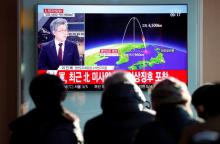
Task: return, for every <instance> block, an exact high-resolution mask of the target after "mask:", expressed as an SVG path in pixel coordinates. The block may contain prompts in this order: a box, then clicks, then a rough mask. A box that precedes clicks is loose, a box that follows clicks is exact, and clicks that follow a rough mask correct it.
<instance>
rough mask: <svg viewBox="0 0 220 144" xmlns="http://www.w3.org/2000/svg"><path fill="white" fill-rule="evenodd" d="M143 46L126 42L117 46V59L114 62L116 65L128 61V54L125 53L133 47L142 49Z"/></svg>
mask: <svg viewBox="0 0 220 144" xmlns="http://www.w3.org/2000/svg"><path fill="white" fill-rule="evenodd" d="M142 48H145V47H144V44H126V45H121V46H119V48H118V50H119V60H118V61H117V62H116V64H117V65H120V64H123V63H126V62H128V61H129V56H128V54H126V53H127V52H130V51H132V50H134V49H142Z"/></svg>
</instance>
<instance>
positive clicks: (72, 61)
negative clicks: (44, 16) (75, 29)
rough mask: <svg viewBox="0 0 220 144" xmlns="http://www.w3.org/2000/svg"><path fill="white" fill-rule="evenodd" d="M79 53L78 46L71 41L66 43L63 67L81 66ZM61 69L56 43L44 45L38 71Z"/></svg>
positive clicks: (50, 42)
mask: <svg viewBox="0 0 220 144" xmlns="http://www.w3.org/2000/svg"><path fill="white" fill-rule="evenodd" d="M79 64H80V62H79V52H78V48H77V45H76V44H75V43H73V42H71V41H69V40H66V41H65V47H64V55H63V61H62V65H79ZM58 67H59V61H58V56H57V52H56V46H55V41H54V40H52V41H49V42H47V43H45V44H43V45H42V48H41V51H40V54H39V59H38V69H40V70H57V69H58Z"/></svg>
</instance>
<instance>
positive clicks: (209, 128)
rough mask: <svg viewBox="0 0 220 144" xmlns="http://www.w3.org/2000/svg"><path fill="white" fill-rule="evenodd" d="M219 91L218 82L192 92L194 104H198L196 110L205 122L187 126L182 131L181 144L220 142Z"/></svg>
mask: <svg viewBox="0 0 220 144" xmlns="http://www.w3.org/2000/svg"><path fill="white" fill-rule="evenodd" d="M219 91H220V84H219V83H218V84H210V85H204V86H201V87H199V88H198V89H197V90H196V91H195V92H194V93H193V94H194V96H196V97H195V98H194V99H195V100H194V104H196V105H199V106H200V108H199V109H197V110H198V113H199V114H200V115H201V116H202V118H204V120H205V123H202V124H198V125H194V126H190V127H187V128H186V130H185V131H184V135H183V137H182V140H181V144H188V143H190V144H219V143H220V101H219V96H220V95H219ZM198 103H199V104H198ZM196 105H195V107H196ZM197 107H198V106H197Z"/></svg>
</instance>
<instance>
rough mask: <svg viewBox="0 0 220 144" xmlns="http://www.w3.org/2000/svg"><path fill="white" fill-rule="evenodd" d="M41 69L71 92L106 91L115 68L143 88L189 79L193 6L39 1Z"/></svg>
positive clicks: (38, 39) (38, 23)
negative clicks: (165, 80)
mask: <svg viewBox="0 0 220 144" xmlns="http://www.w3.org/2000/svg"><path fill="white" fill-rule="evenodd" d="M37 48H38V73H50V74H55V75H58V76H59V77H60V78H61V79H62V80H63V81H64V83H65V86H66V88H67V89H68V90H102V89H103V82H104V80H105V78H106V77H107V76H109V75H110V74H111V73H113V72H115V71H121V70H123V71H128V72H131V73H132V74H133V75H134V76H135V78H136V83H137V84H138V85H139V86H140V88H142V89H147V88H149V87H150V86H151V85H152V84H153V83H155V82H157V81H160V80H162V79H163V78H165V77H169V76H173V77H176V78H178V79H180V80H182V81H183V82H185V83H188V66H187V65H188V64H187V55H188V54H187V5H37Z"/></svg>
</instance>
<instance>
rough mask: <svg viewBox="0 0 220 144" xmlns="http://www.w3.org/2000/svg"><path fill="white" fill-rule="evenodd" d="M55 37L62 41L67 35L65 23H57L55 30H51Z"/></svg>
mask: <svg viewBox="0 0 220 144" xmlns="http://www.w3.org/2000/svg"><path fill="white" fill-rule="evenodd" d="M53 33H54V36H55V39H56V40H58V41H59V42H64V41H65V40H66V38H67V35H68V30H67V25H59V26H58V27H57V30H56V31H54V32H53Z"/></svg>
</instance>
